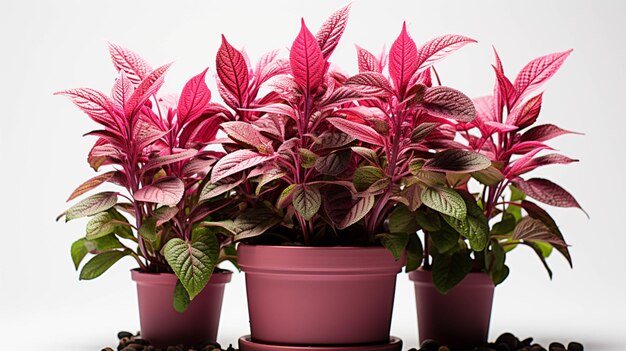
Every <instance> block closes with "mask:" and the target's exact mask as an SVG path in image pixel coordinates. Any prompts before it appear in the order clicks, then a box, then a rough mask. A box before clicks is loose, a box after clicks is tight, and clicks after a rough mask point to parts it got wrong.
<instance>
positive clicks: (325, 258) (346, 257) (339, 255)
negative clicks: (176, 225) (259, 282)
mask: <svg viewBox="0 0 626 351" xmlns="http://www.w3.org/2000/svg"><path fill="white" fill-rule="evenodd" d="M237 251H238V255H237V256H238V264H239V266H240V267H241V269H242V270H243V271H244V272H248V273H250V272H252V273H280V274H367V275H371V274H375V275H378V274H397V273H399V272H400V271H401V270H402V267H403V266H404V262H405V256H406V255H403V257H402V258H401V259H399V260H397V261H396V260H395V259H394V257H393V255H392V254H391V252H389V251H388V250H387V249H386V248H384V247H382V246H278V245H248V244H240V245H239V247H238V249H237Z"/></svg>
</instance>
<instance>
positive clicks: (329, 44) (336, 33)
mask: <svg viewBox="0 0 626 351" xmlns="http://www.w3.org/2000/svg"><path fill="white" fill-rule="evenodd" d="M350 6H351V4H348V5H346V6H344V7H342V8H341V9H339V10H337V11H335V13H333V14H332V15H331V16H330V17H329V18H328V19H327V20H326V21H324V23H323V24H322V27H321V28H320V30H319V31H318V32H317V34H315V38H316V39H317V43H318V45H319V47H320V49H321V51H322V56H323V57H324V59H328V58H329V57H330V55H331V54H332V53H333V51H334V50H335V47H337V44H338V43H339V39H341V36H342V35H343V32H344V30H345V29H346V24H347V23H348V15H349V14H350Z"/></svg>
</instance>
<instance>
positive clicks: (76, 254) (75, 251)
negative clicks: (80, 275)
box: [70, 238, 89, 270]
mask: <svg viewBox="0 0 626 351" xmlns="http://www.w3.org/2000/svg"><path fill="white" fill-rule="evenodd" d="M85 241H87V239H85V238H80V239H78V240H76V241H74V243H73V244H72V248H71V250H70V251H71V254H72V262H74V268H76V270H78V266H80V262H81V261H82V260H83V259H84V258H85V256H87V253H88V252H89V250H87V248H86V247H85Z"/></svg>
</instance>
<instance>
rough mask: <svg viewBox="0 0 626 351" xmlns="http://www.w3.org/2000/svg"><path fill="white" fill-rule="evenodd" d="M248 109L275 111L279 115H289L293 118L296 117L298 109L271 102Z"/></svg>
mask: <svg viewBox="0 0 626 351" xmlns="http://www.w3.org/2000/svg"><path fill="white" fill-rule="evenodd" d="M247 111H258V112H266V113H274V114H277V115H285V116H289V117H291V118H295V117H296V111H294V109H293V107H291V106H288V105H284V104H269V105H265V106H261V107H257V108H251V109H247Z"/></svg>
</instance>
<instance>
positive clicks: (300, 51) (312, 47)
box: [289, 19, 326, 92]
mask: <svg viewBox="0 0 626 351" xmlns="http://www.w3.org/2000/svg"><path fill="white" fill-rule="evenodd" d="M289 61H290V63H291V74H292V75H293V78H294V79H295V80H296V82H297V83H298V85H300V86H301V87H302V89H303V90H305V91H307V92H312V91H314V90H316V89H317V88H318V87H319V86H320V85H321V84H322V81H323V80H324V70H325V64H326V61H325V60H324V57H323V56H322V51H321V50H320V47H319V45H318V44H317V40H316V39H315V37H314V36H313V34H311V32H309V30H308V28H307V27H306V25H305V24H304V19H303V20H302V28H301V29H300V34H298V37H296V40H295V41H294V42H293V45H292V46H291V51H290V53H289Z"/></svg>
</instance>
